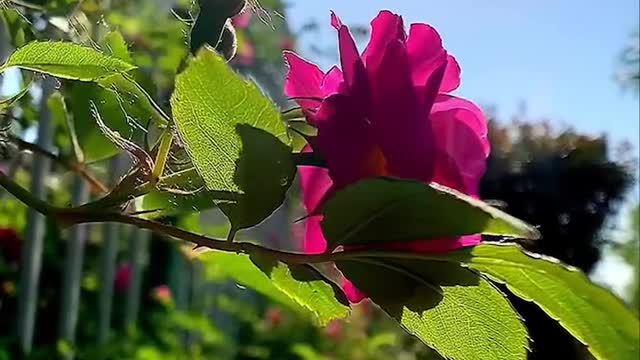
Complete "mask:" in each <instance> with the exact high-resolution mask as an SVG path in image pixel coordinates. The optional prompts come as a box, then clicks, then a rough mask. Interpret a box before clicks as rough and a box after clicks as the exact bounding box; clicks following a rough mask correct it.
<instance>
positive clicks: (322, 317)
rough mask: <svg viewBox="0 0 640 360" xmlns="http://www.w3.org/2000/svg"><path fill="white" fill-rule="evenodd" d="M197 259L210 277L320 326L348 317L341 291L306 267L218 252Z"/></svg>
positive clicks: (202, 255)
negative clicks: (231, 283)
mask: <svg viewBox="0 0 640 360" xmlns="http://www.w3.org/2000/svg"><path fill="white" fill-rule="evenodd" d="M199 258H200V259H201V260H202V261H203V262H204V263H205V264H206V266H207V270H208V271H210V272H212V273H213V274H214V275H217V276H220V275H222V276H224V277H229V278H231V279H233V280H234V281H236V282H237V283H238V284H241V285H243V286H246V287H249V288H251V289H253V290H255V291H257V292H259V293H260V294H262V295H264V296H267V297H269V298H271V299H272V300H275V301H277V302H279V303H281V304H284V305H286V306H288V307H290V308H291V309H293V310H294V311H297V312H299V313H302V314H310V315H312V317H313V318H314V319H316V320H317V321H318V323H319V324H320V325H326V324H327V323H328V322H329V321H330V320H332V319H337V318H344V317H345V316H347V315H348V314H349V306H348V305H345V304H346V303H347V300H346V298H345V297H344V294H343V293H342V292H341V290H340V289H339V288H337V286H336V285H335V284H333V283H332V282H330V281H329V280H327V279H326V278H325V277H324V276H323V275H321V274H320V273H319V272H318V271H317V270H315V269H314V268H313V267H311V266H309V265H295V266H293V265H292V266H288V265H285V264H283V263H281V262H278V261H275V260H270V259H262V258H253V259H251V258H249V256H247V255H238V254H230V253H225V252H219V251H208V252H205V253H202V254H201V255H199Z"/></svg>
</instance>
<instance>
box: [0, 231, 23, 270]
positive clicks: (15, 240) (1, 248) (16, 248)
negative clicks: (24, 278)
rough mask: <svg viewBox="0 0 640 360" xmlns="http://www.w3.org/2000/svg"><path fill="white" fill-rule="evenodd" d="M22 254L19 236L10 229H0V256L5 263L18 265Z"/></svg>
mask: <svg viewBox="0 0 640 360" xmlns="http://www.w3.org/2000/svg"><path fill="white" fill-rule="evenodd" d="M21 254H22V240H21V239H20V235H18V233H17V232H16V231H15V230H14V229H11V228H0V256H2V257H3V258H4V259H5V260H6V261H8V262H13V263H18V262H20V256H21Z"/></svg>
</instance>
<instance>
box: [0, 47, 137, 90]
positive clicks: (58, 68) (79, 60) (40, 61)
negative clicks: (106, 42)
mask: <svg viewBox="0 0 640 360" xmlns="http://www.w3.org/2000/svg"><path fill="white" fill-rule="evenodd" d="M11 66H17V67H19V68H22V69H27V70H32V71H36V72H41V73H44V74H48V75H52V76H56V77H59V78H63V79H69V80H80V81H95V80H99V79H102V78H105V77H108V76H111V75H115V74H122V73H126V72H128V71H131V70H133V69H135V66H134V65H131V64H128V63H126V62H124V61H122V60H120V59H117V58H114V57H111V56H108V55H105V54H103V53H101V52H99V51H97V50H94V49H92V48H88V47H84V46H81V45H77V44H73V43H69V42H38V41H34V42H30V43H28V44H27V45H25V46H23V47H21V48H19V49H18V50H16V51H15V52H14V53H13V54H11V56H9V59H7V61H6V62H5V63H4V64H3V65H2V66H1V67H0V72H2V71H4V70H6V69H7V68H9V67H11Z"/></svg>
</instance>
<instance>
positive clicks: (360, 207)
mask: <svg viewBox="0 0 640 360" xmlns="http://www.w3.org/2000/svg"><path fill="white" fill-rule="evenodd" d="M322 212H323V213H324V220H323V222H322V230H323V232H324V235H325V237H326V238H327V242H328V244H329V247H330V248H335V247H336V246H339V245H356V244H358V245H362V244H367V245H371V244H374V243H381V242H389V241H393V242H398V241H412V240H423V239H441V238H449V237H457V236H461V235H470V234H490V235H503V236H512V237H520V238H537V237H538V236H539V234H538V232H537V231H536V229H534V228H533V227H531V226H529V225H527V224H525V223H524V222H522V221H520V220H518V219H516V218H514V217H512V216H510V215H508V214H506V213H504V212H502V211H500V210H498V209H496V208H493V207H491V206H489V205H487V204H485V203H483V202H482V201H479V200H476V199H473V198H471V197H469V196H467V195H464V194H461V193H459V192H457V191H454V190H451V189H449V188H446V187H443V186H440V185H437V184H424V183H421V182H416V181H406V180H398V179H391V178H373V179H366V180H362V181H360V182H358V183H356V184H355V185H352V186H349V187H347V188H346V189H344V190H342V191H339V192H338V193H336V194H335V195H334V196H333V197H331V198H330V199H329V200H328V201H327V203H326V205H325V206H324V208H323V210H322Z"/></svg>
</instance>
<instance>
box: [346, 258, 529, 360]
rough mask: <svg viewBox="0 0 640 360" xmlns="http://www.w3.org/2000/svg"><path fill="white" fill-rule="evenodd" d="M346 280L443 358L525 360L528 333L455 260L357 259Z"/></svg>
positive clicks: (495, 294)
mask: <svg viewBox="0 0 640 360" xmlns="http://www.w3.org/2000/svg"><path fill="white" fill-rule="evenodd" d="M337 265H338V268H339V269H340V270H341V271H342V273H343V274H344V275H345V277H346V278H348V279H349V280H351V281H352V282H353V284H354V285H355V286H356V287H357V288H358V289H359V290H361V291H363V292H364V293H365V294H367V295H368V296H369V297H370V298H371V300H373V302H375V303H376V304H378V305H379V306H380V307H381V308H382V309H383V310H384V311H385V312H387V313H388V314H389V315H390V316H391V317H393V318H394V319H396V320H397V321H398V322H399V323H400V324H401V325H402V327H404V328H405V329H406V330H407V331H408V332H409V333H411V334H413V335H415V336H417V337H418V338H419V339H420V340H422V341H423V342H424V343H425V344H426V345H428V346H429V347H431V348H433V349H434V350H436V351H437V352H438V353H439V354H440V355H442V356H443V357H445V358H447V359H455V360H466V359H469V360H476V359H483V360H490V359H496V360H502V359H526V356H527V348H528V341H527V332H526V329H525V327H524V325H523V323H522V322H521V320H520V318H519V315H518V314H517V313H516V312H515V310H514V309H513V308H512V307H511V304H510V303H509V302H508V301H507V299H506V298H505V297H504V295H503V294H502V293H501V292H500V291H499V290H498V289H496V288H495V287H493V285H492V284H491V283H490V282H488V281H487V280H485V279H484V278H483V277H481V276H479V275H477V274H475V273H473V272H471V271H469V270H468V269H465V268H462V267H461V266H459V265H458V264H451V263H443V262H436V261H428V260H422V259H421V260H413V259H393V258H357V259H353V260H346V261H338V262H337Z"/></svg>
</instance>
